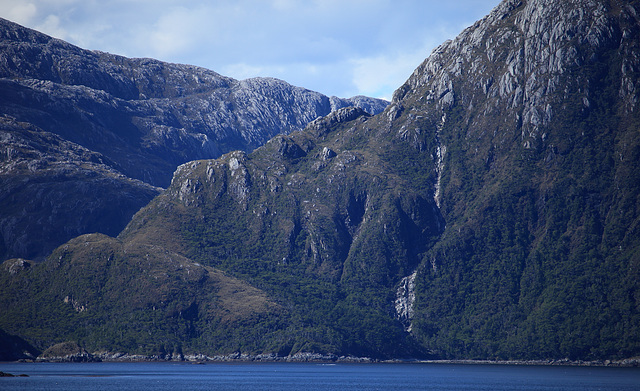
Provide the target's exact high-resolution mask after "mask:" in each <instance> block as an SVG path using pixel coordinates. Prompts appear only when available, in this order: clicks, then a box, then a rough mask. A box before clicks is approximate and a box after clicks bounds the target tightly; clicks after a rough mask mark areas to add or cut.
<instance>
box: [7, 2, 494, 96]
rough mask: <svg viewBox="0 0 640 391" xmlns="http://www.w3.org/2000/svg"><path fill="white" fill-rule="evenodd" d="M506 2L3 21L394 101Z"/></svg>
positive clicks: (23, 16) (27, 9)
mask: <svg viewBox="0 0 640 391" xmlns="http://www.w3.org/2000/svg"><path fill="white" fill-rule="evenodd" d="M499 2H500V1H499V0H233V1H232V0H217V1H204V0H181V1H178V0H126V1H125V0H0V16H1V17H3V18H6V19H9V20H11V21H14V22H17V23H20V24H22V25H24V26H27V27H31V28H34V29H36V30H39V31H42V32H44V33H47V34H49V35H52V36H54V37H57V38H60V39H63V40H66V41H69V42H71V43H73V44H75V45H78V46H80V47H82V48H85V49H95V50H102V51H105V52H110V53H114V54H120V55H124V56H127V57H151V58H156V59H159V60H163V61H169V62H177V63H185V64H192V65H198V66H202V67H205V68H209V69H211V70H213V71H216V72H218V73H220V74H223V75H225V76H231V77H233V78H236V79H244V78H248V77H254V76H270V77H276V78H279V79H282V80H285V81H287V82H289V83H291V84H293V85H297V86H301V87H305V88H308V89H311V90H314V91H318V92H321V93H323V94H326V95H336V96H340V97H350V96H354V95H368V96H374V97H380V98H387V99H389V98H390V97H391V95H392V93H393V91H394V90H395V89H396V88H398V87H399V86H400V85H401V84H402V83H403V82H404V81H405V80H406V79H407V78H408V77H409V76H410V74H411V72H413V70H414V69H415V68H416V67H417V66H418V65H419V64H420V63H421V62H422V60H424V59H425V58H426V57H428V55H429V53H431V51H432V50H433V48H435V47H436V46H437V45H439V44H440V43H442V42H443V41H445V40H446V39H451V38H454V37H455V36H456V35H458V33H460V32H461V31H462V30H463V29H464V28H466V27H468V26H470V25H471V24H473V22H475V21H476V20H478V19H480V18H482V17H483V16H485V15H486V14H488V13H489V12H490V11H491V9H493V7H495V6H496V5H498V3H499Z"/></svg>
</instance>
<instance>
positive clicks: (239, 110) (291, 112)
mask: <svg viewBox="0 0 640 391" xmlns="http://www.w3.org/2000/svg"><path fill="white" fill-rule="evenodd" d="M387 104H388V102H386V101H383V100H380V99H372V98H367V97H363V96H357V97H353V98H350V99H341V98H337V97H327V96H324V95H322V94H320V93H317V92H313V91H309V90H306V89H304V88H300V87H294V86H291V85H290V84H288V83H286V82H284V81H281V80H277V79H270V78H254V79H248V80H242V81H238V80H234V79H232V78H229V77H224V76H221V75H219V74H217V73H215V72H212V71H209V70H207V69H203V68H198V67H194V66H188V65H179V64H168V63H163V62H160V61H156V60H151V59H130V58H125V57H121V56H115V55H112V54H108V53H102V52H95V51H88V50H83V49H80V48H78V47H76V46H73V45H70V44H68V43H66V42H63V41H60V40H57V39H54V38H51V37H49V36H46V35H44V34H41V33H38V32H36V31H33V30H30V29H27V28H24V27H22V26H19V25H17V24H15V23H12V22H9V21H7V20H4V19H0V112H1V113H2V114H3V120H2V126H1V127H0V132H1V133H0V134H1V137H2V140H3V144H2V147H3V163H2V164H3V168H2V169H1V170H2V174H1V177H0V182H2V188H3V190H4V191H3V192H2V193H3V194H0V197H2V198H0V202H1V203H2V205H4V206H6V207H3V208H2V211H0V227H2V242H3V244H2V243H0V258H2V259H7V258H11V257H29V258H41V257H44V256H45V255H46V254H48V253H49V252H51V251H52V250H53V249H54V248H55V247H56V246H58V245H60V244H62V243H64V242H65V241H66V240H69V239H71V238H72V237H74V236H77V235H79V234H82V233H90V232H101V233H105V234H108V235H117V233H118V232H119V231H120V230H122V228H124V226H125V225H126V223H127V222H128V221H129V219H130V218H131V216H132V215H133V213H135V211H137V210H138V209H139V208H140V207H141V206H143V205H145V204H146V203H147V202H149V201H150V200H151V199H152V198H153V196H155V195H157V194H158V192H159V189H155V190H154V189H151V188H150V187H149V186H148V185H151V186H156V187H166V186H168V185H169V181H170V180H171V175H172V173H173V171H174V170H175V169H176V167H177V166H178V165H179V164H182V163H185V162H187V161H190V160H194V159H204V158H216V157H219V156H220V155H222V154H223V153H226V152H229V151H232V150H236V149H239V150H244V151H247V152H248V151H251V150H253V149H254V148H256V147H258V146H260V145H262V144H264V143H265V142H266V141H267V140H268V139H270V138H271V137H273V136H275V135H277V134H280V133H285V134H286V133H290V132H292V131H295V130H300V129H302V128H304V126H305V125H306V124H307V123H309V122H310V121H312V120H314V119H315V118H317V117H319V116H324V115H326V114H329V113H330V112H331V111H333V110H336V109H338V108H341V107H346V106H357V107H360V108H363V109H364V110H366V111H368V112H369V113H371V114H375V113H378V112H380V111H382V110H383V109H384V108H385V107H386V105H387ZM34 137H35V138H38V137H40V141H35V139H34ZM27 140H29V141H27ZM16 143H17V145H16ZM25 143H26V144H25ZM50 145H56V148H57V149H62V150H60V151H53V150H51V149H50ZM67 149H69V150H79V149H85V150H87V151H88V152H86V153H89V152H90V153H91V154H92V158H93V159H94V160H95V161H94V162H93V165H87V164H85V165H84V167H83V168H82V169H81V170H80V172H77V173H73V174H65V175H66V176H64V179H62V178H63V177H60V176H59V175H58V176H51V175H50V171H49V170H48V169H46V170H44V171H42V169H41V167H40V166H41V165H38V164H35V163H31V165H30V169H29V170H16V169H15V168H16V164H17V159H18V160H19V159H23V158H24V159H26V160H29V159H31V158H32V157H33V156H36V155H37V156H38V158H37V159H40V160H42V159H44V160H53V161H57V162H59V163H60V164H64V165H65V170H74V169H75V168H72V167H76V166H78V164H77V162H76V160H77V159H75V157H74V158H70V159H71V160H70V161H68V162H65V159H66V152H65V150H67ZM18 155H20V156H21V157H18ZM60 159H62V160H60ZM96 159H97V160H96ZM26 160H25V161H26ZM21 161H22V160H21ZM94 168H95V170H94ZM94 171H95V172H94ZM105 172H110V173H111V174H109V178H113V177H114V175H116V173H117V174H118V175H120V176H121V177H122V176H123V177H122V178H121V180H123V181H124V182H123V183H119V182H118V183H117V182H114V181H112V179H107V178H102V176H103V175H104V173H105ZM87 175H91V176H95V177H96V178H97V177H100V178H101V179H100V180H96V179H95V178H94V179H88V178H87ZM71 177H73V178H74V179H70V178H71ZM124 177H126V178H124ZM127 178H128V179H127ZM85 179H86V180H85ZM135 180H137V181H138V182H135ZM69 181H73V182H75V183H76V184H72V185H71V186H68V184H69V183H70V182H69ZM108 181H111V184H113V185H114V186H115V187H113V188H111V187H110V185H107V182H108ZM23 182H25V183H28V185H26V186H24V187H23V185H22V183H23ZM141 182H144V183H141ZM134 183H135V184H134ZM145 183H146V184H147V185H145ZM16 186H18V187H16ZM78 186H79V187H81V188H79V187H78ZM53 188H58V189H59V190H60V191H56V192H55V194H54V193H52V189H53ZM64 189H67V190H68V191H64ZM33 195H41V196H38V197H35V198H34V197H33ZM87 196H89V198H91V200H90V201H88V200H87ZM110 199H111V200H112V201H113V202H109V200H110ZM23 200H27V202H26V203H25V204H23V203H22V201H23Z"/></svg>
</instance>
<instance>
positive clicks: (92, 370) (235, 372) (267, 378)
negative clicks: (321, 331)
mask: <svg viewBox="0 0 640 391" xmlns="http://www.w3.org/2000/svg"><path fill="white" fill-rule="evenodd" d="M0 371H2V372H8V373H13V374H23V373H24V374H27V375H29V377H20V378H0V391H11V390H52V391H53V390H65V391H66V390H136V391H146V390H176V389H185V390H280V391H287V390H303V391H313V390H381V391H382V390H384V391H387V390H403V391H407V390H536V391H537V390H545V391H547V390H563V391H564V390H567V391H574V390H575V391H578V390H580V391H585V390H586V391H592V390H593V391H595V390H600V391H609V390H611V391H626V390H630V391H631V390H633V391H639V390H640V369H638V368H592V367H538V366H501V365H445V364H298V363H268V364H266V363H265V364H249V363H243V364H228V363H224V364H205V365H195V364H186V363H180V364H173V363H94V364H51V363H39V364H26V363H0Z"/></svg>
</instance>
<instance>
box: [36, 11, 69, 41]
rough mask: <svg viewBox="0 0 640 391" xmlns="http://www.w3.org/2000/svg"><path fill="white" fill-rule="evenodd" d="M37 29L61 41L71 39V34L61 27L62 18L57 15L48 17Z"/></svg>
mask: <svg viewBox="0 0 640 391" xmlns="http://www.w3.org/2000/svg"><path fill="white" fill-rule="evenodd" d="M36 29H37V30H38V31H41V32H43V33H45V34H47V35H51V36H53V37H56V38H59V39H63V40H68V39H69V33H68V32H67V31H66V30H65V29H64V28H62V27H61V26H60V18H59V17H58V16H56V15H47V17H46V18H45V19H44V21H43V22H42V23H40V24H39V25H37V26H36Z"/></svg>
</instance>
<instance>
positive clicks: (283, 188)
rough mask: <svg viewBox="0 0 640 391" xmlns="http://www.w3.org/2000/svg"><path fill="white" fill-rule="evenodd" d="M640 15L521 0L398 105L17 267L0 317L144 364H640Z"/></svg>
mask: <svg viewBox="0 0 640 391" xmlns="http://www.w3.org/2000/svg"><path fill="white" fill-rule="evenodd" d="M638 12H640V2H638V1H632V2H628V1H627V2H625V1H617V0H599V1H595V0H570V1H565V0H562V1H560V0H555V1H554V0H528V1H524V0H523V1H514V0H505V1H503V2H502V3H501V4H500V5H499V6H498V7H496V8H495V9H494V11H492V13H491V14H489V15H488V16H487V17H486V18H484V19H483V20H481V21H479V22H478V23H476V24H474V25H473V26H471V27H469V28H468V29H466V30H465V31H463V32H462V34H461V35H460V36H459V37H458V38H456V39H455V40H453V41H450V42H446V43H444V44H443V45H442V46H440V47H439V48H437V49H436V50H435V51H434V52H433V54H432V55H431V56H430V57H429V58H427V59H426V60H425V62H424V63H423V64H421V65H420V66H419V67H418V68H417V70H416V71H415V72H414V74H413V75H412V76H411V77H410V78H409V80H408V81H407V83H405V84H404V85H403V86H401V87H400V88H399V89H398V90H397V91H396V93H395V94H394V99H393V101H392V102H391V104H390V105H389V107H387V108H386V109H385V111H384V112H382V113H381V114H378V115H375V116H370V115H368V114H367V113H366V112H364V111H363V110H361V109H357V108H343V109H340V110H338V111H336V112H334V113H332V114H331V115H329V116H326V117H323V118H320V119H317V120H314V121H312V122H311V123H309V125H308V126H307V127H306V129H305V130H304V131H300V132H297V131H296V132H292V133H290V134H288V135H279V136H276V137H274V138H273V139H271V140H270V141H269V142H267V143H266V144H265V145H263V146H261V147H259V148H257V149H256V150H254V151H253V152H251V153H246V152H242V151H234V152H229V153H227V154H224V155H222V156H221V157H220V158H218V159H215V160H207V159H203V160H195V161H192V162H188V163H185V164H182V165H181V166H180V167H179V169H178V170H176V171H175V174H174V176H173V179H172V181H171V184H170V186H169V187H168V188H167V189H166V190H165V191H164V192H163V193H162V194H160V195H159V196H158V197H156V198H154V200H153V201H151V202H150V203H149V204H148V205H147V206H145V207H144V208H142V209H141V210H140V211H139V212H138V213H137V214H136V215H135V216H134V218H133V219H132V220H131V222H130V223H129V224H128V226H127V227H126V228H125V229H124V230H123V231H122V232H121V233H120V234H119V235H118V237H117V238H110V237H106V236H81V237H78V238H76V239H74V240H72V241H70V242H69V243H67V244H66V245H64V246H61V247H59V248H58V249H57V250H56V251H55V252H54V253H53V254H52V255H51V256H50V257H49V258H48V260H47V261H45V262H43V263H42V265H38V266H37V267H28V266H25V264H24V263H20V262H19V261H12V262H7V263H5V264H4V269H5V270H6V272H5V273H4V274H0V278H3V280H2V284H0V287H1V289H2V291H0V307H1V308H7V309H9V310H10V311H9V312H6V314H5V316H4V317H0V328H2V329H4V330H5V331H6V332H7V333H9V334H11V335H17V336H18V337H21V338H23V339H25V340H27V341H28V342H30V343H32V344H35V345H36V347H37V348H38V349H40V350H44V349H45V348H46V347H48V346H51V345H53V344H54V343H59V342H64V341H68V340H76V341H79V342H80V345H82V347H83V348H85V347H86V349H87V351H100V350H107V351H112V352H127V353H129V354H141V355H145V356H160V355H162V354H164V355H165V356H166V355H167V354H168V353H172V354H171V356H172V357H174V356H175V354H173V352H176V354H183V355H186V356H193V355H197V354H203V355H205V356H212V357H213V356H217V355H222V356H227V355H229V354H234V353H238V354H240V355H243V354H245V355H249V356H255V355H270V356H273V355H275V357H289V356H295V355H297V354H318V355H321V356H330V357H335V356H337V357H340V356H367V357H372V358H374V359H387V358H407V357H411V358H416V357H419V358H439V359H463V360H469V359H476V360H477V359H479V360H552V361H553V360H555V361H557V360H565V359H568V360H588V361H598V360H624V359H627V358H630V357H636V356H638V355H639V354H640V332H639V329H638V327H639V326H638V325H640V296H639V294H638V292H640V285H639V284H640V257H639V254H640V233H639V232H638V227H640V224H639V222H640V209H639V207H638V205H640V198H639V197H640V188H639V186H640V178H639V177H638V175H640V174H639V173H640V167H638V165H639V164H640V133H638V129H639V126H640V117H639V115H640V114H639V113H640V107H639V104H638V92H639V91H640V90H639V89H638V83H640V72H639V70H640V56H638V53H640V48H638V45H639V44H640V43H639V42H640V41H639V40H638V39H637V37H639V36H640V19H639V18H638ZM557 26H560V27H557ZM25 262H26V261H25ZM94 263H95V264H94ZM94 269H95V271H94ZM131 270H135V271H136V272H129V271H131ZM149 276H154V277H157V279H155V278H153V279H152V278H149ZM221 276H224V277H225V278H222V277H221ZM214 277H216V278H214ZM44 281H47V283H46V284H45V283H44ZM29 284H32V285H31V286H33V287H38V289H37V290H36V291H37V292H39V294H38V295H32V294H31V295H30V294H25V295H22V294H18V292H20V293H21V292H28V288H25V286H29ZM96 284H97V285H96ZM236 284H241V285H242V286H243V287H244V288H243V289H236V288H234V286H235V285H236ZM114 287H117V289H116V288H114ZM128 287H132V288H128ZM141 287H143V288H141ZM141 290H142V291H152V292H156V293H154V294H153V295H142V294H141V293H140V292H141ZM16 297H26V299H24V300H22V302H20V303H18V302H17V300H16ZM129 297H135V298H136V300H133V301H127V299H125V298H129ZM65 298H67V299H65ZM105 298H109V299H110V301H105V300H104V299H105ZM154 298H156V299H154ZM107 302H108V303H109V305H111V307H109V306H108V305H107V304H106V303H107ZM41 303H43V304H41ZM36 305H46V306H47V307H46V308H47V312H43V311H38V310H35V309H34V308H35V307H36ZM30 314H35V315H36V316H38V319H41V320H44V319H55V321H56V322H57V323H56V324H57V325H58V327H56V331H52V330H51V329H49V328H47V327H43V326H41V325H40V324H41V323H42V322H38V321H33V320H32V319H30V318H29V315H30ZM52 314H55V315H52ZM117 319H126V321H121V322H119V321H118V320H117ZM78 324H81V325H83V326H82V327H76V325H78ZM105 325H106V326H105ZM24 330H27V331H24ZM114 330H123V332H122V333H120V334H118V333H117V332H115V331H114Z"/></svg>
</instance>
